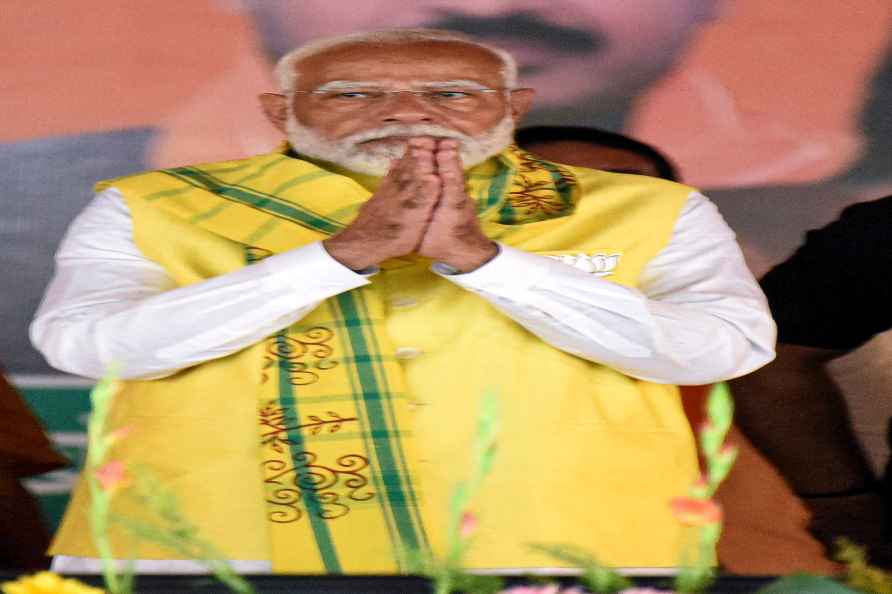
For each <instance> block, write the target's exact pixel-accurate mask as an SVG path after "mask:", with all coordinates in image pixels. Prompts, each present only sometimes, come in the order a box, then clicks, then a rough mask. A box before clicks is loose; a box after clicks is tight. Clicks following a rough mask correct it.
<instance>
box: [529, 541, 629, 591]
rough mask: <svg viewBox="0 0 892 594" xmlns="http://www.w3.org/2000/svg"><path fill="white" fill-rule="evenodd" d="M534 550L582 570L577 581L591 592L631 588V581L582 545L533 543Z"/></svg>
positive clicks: (531, 546)
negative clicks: (603, 563)
mask: <svg viewBox="0 0 892 594" xmlns="http://www.w3.org/2000/svg"><path fill="white" fill-rule="evenodd" d="M529 546H530V548H531V549H532V550H534V551H538V552H540V553H545V554H546V555H548V556H549V557H553V558H555V559H557V560H558V561H562V562H563V563H566V564H567V565H570V566H573V567H578V568H579V569H581V570H582V575H581V576H580V577H579V581H580V582H582V583H583V584H584V585H585V586H586V587H587V588H589V589H590V590H592V591H593V592H598V593H605V594H609V593H612V592H619V591H620V590H624V589H626V588H631V587H632V583H631V582H630V581H629V580H628V579H626V578H625V577H624V576H623V575H622V574H620V573H619V572H617V571H616V570H615V569H613V568H611V567H607V566H606V565H602V564H601V562H600V561H598V560H597V559H596V558H595V557H594V556H592V555H591V554H590V553H589V552H588V551H586V550H585V549H583V548H582V547H579V546H576V545H568V544H563V545H561V544H558V545H548V544H538V543H534V544H531V545H529Z"/></svg>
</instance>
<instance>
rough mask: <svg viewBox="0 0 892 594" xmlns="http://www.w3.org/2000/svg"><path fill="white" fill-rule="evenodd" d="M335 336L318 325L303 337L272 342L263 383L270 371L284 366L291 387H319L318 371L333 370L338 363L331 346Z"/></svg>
mask: <svg viewBox="0 0 892 594" xmlns="http://www.w3.org/2000/svg"><path fill="white" fill-rule="evenodd" d="M333 337H334V332H332V331H331V330H329V329H328V328H325V327H324V326H316V327H314V328H310V329H309V330H307V331H306V332H304V333H302V334H299V335H294V334H292V335H290V336H286V337H285V339H284V340H283V341H281V342H280V341H275V342H271V343H269V345H268V346H267V349H266V351H267V354H266V355H265V356H264V357H263V367H262V369H263V372H262V373H263V375H262V377H261V383H264V382H266V381H267V379H268V378H267V370H268V369H270V368H271V367H276V366H282V365H284V368H285V369H286V370H287V372H288V377H289V380H290V383H291V385H293V386H308V385H310V384H315V383H316V382H318V381H319V374H318V373H317V372H319V371H326V370H329V369H332V368H333V367H336V366H337V364H338V363H337V361H332V360H331V359H329V357H330V356H331V354H332V352H333V349H332V347H331V346H330V345H329V344H327V343H328V342H329V341H330V340H331V339H332V338H333ZM304 359H309V360H304ZM283 361H284V363H283Z"/></svg>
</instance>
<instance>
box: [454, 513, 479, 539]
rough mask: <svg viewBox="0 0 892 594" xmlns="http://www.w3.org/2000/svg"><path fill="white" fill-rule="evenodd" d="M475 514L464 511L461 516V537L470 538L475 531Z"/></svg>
mask: <svg viewBox="0 0 892 594" xmlns="http://www.w3.org/2000/svg"><path fill="white" fill-rule="evenodd" d="M477 524H478V522H477V516H475V515H474V514H472V513H471V512H465V513H464V514H462V517H461V525H460V527H459V534H460V535H461V537H462V538H470V537H471V535H472V534H474V533H475V532H476V531H477Z"/></svg>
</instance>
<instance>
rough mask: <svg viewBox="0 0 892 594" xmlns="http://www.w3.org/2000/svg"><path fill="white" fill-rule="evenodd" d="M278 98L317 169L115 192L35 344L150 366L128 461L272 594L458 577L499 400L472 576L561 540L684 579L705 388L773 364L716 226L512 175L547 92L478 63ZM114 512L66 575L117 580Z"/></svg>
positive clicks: (115, 185) (430, 39)
mask: <svg viewBox="0 0 892 594" xmlns="http://www.w3.org/2000/svg"><path fill="white" fill-rule="evenodd" d="M277 72H278V75H279V77H280V79H281V85H282V90H283V95H272V94H267V95H264V96H263V97H262V102H263V106H264V111H265V112H266V114H267V115H268V116H269V118H270V120H271V121H272V122H273V124H274V125H276V126H277V127H278V128H279V129H280V130H282V132H283V133H285V134H286V135H287V137H288V141H289V144H288V146H287V147H284V148H283V149H282V150H281V151H278V152H275V153H272V154H266V155H260V156H256V157H252V158H249V159H245V160H241V161H231V162H225V163H213V164H206V165H200V166H195V167H180V168H175V169H168V170H163V171H157V172H150V173H144V174H139V175H135V176H131V177H126V178H121V179H117V180H113V181H110V182H105V183H103V184H100V189H101V194H100V195H99V196H98V197H97V199H96V200H95V202H94V203H93V204H92V205H91V206H90V207H88V209H87V210H86V211H85V212H84V213H83V214H82V215H80V217H79V218H78V219H77V220H76V221H75V222H74V223H73V225H72V228H71V230H70V231H69V234H68V236H67V237H66V239H65V241H64V242H63V244H62V246H61V248H60V250H59V254H58V269H57V272H56V277H55V278H54V280H53V282H52V284H51V286H50V287H49V289H48V291H47V295H46V297H45V299H44V302H43V304H42V306H41V308H40V310H39V312H38V314H37V317H36V319H35V321H34V323H33V326H32V338H33V340H34V342H35V344H36V345H38V347H39V348H40V349H41V351H42V352H43V353H44V354H45V355H46V357H47V358H48V360H49V361H50V362H51V363H52V364H53V365H55V366H57V367H59V368H62V369H65V370H66V371H69V372H72V373H78V374H82V375H87V376H92V377H96V376H98V375H99V374H100V373H102V371H103V370H104V369H105V368H106V366H107V365H109V364H110V363H111V362H117V363H118V365H120V367H121V369H122V374H123V376H124V377H125V378H126V379H127V380H128V381H127V382H126V384H125V387H124V389H123V391H122V392H121V393H120V395H119V396H118V397H117V400H116V403H115V405H116V406H115V411H114V423H115V424H116V425H131V426H133V428H134V431H135V432H134V434H133V437H131V438H128V439H124V440H122V441H121V442H120V443H119V444H118V447H117V451H116V452H115V456H117V457H120V458H123V459H126V460H130V461H132V462H134V463H140V464H143V465H146V466H150V467H152V468H153V469H154V470H155V472H156V473H157V474H159V475H160V476H161V477H162V479H163V480H164V481H165V482H166V483H167V484H168V485H170V486H171V487H172V488H173V489H174V490H175V491H176V492H177V493H178V494H179V496H180V498H181V500H182V502H183V507H184V510H185V512H186V513H187V514H188V516H189V517H190V518H191V519H192V520H193V521H194V522H195V523H196V524H198V525H199V526H200V527H201V530H202V532H203V533H204V534H205V536H207V537H208V538H210V539H211V540H212V541H213V542H215V543H216V544H217V545H218V546H219V547H220V548H221V550H222V551H223V552H224V553H225V555H226V556H227V557H228V558H229V559H232V560H233V561H234V563H235V564H236V567H238V568H239V569H241V570H244V571H269V570H272V571H282V572H292V571H293V572H332V573H338V572H391V571H398V570H400V569H403V568H404V567H403V566H402V565H401V562H400V559H401V558H403V553H404V552H405V551H407V550H411V549H416V548H426V547H432V548H433V549H434V550H435V551H438V550H439V551H441V550H442V547H443V544H444V541H445V538H446V535H445V534H444V532H445V527H446V524H447V514H448V502H449V497H450V491H451V489H452V488H453V487H454V485H455V484H456V483H457V482H458V481H460V480H463V479H465V478H467V476H468V473H469V468H468V466H469V461H470V460H471V459H472V455H473V453H472V444H473V437H474V424H475V416H476V410H477V407H478V402H479V400H480V397H481V395H482V394H483V393H484V391H486V390H494V391H496V392H497V393H498V395H499V397H500V421H501V427H502V430H501V434H500V439H499V444H498V460H497V463H496V465H495V468H494V470H493V471H492V473H491V475H490V476H489V478H488V479H487V481H486V483H485V485H484V486H483V488H482V491H481V492H480V494H479V497H478V498H477V499H476V500H475V502H474V504H473V505H474V510H475V511H476V513H478V515H479V516H480V518H481V527H480V529H479V531H478V533H477V534H476V536H475V546H474V547H473V549H472V551H471V554H470V556H469V558H468V559H467V563H468V565H469V566H470V567H476V568H506V567H512V568H518V567H519V568H530V567H541V566H543V565H548V561H547V560H546V559H544V558H543V557H541V556H538V555H537V554H535V553H533V552H531V551H530V550H529V548H528V546H527V545H528V543H530V542H533V541H537V542H569V543H574V544H577V545H580V546H584V547H586V548H588V549H590V550H592V551H593V552H595V553H597V554H598V555H599V556H600V557H601V558H602V559H604V560H605V561H606V562H608V563H611V564H614V565H620V566H671V565H673V564H675V563H676V561H677V560H678V552H679V547H680V542H681V536H682V534H681V527H680V526H679V525H678V523H677V522H676V521H675V520H674V519H673V518H672V517H671V515H670V513H669V508H668V505H667V503H668V500H669V499H670V498H671V497H673V496H677V495H681V494H683V493H685V492H686V489H687V487H688V485H689V484H690V482H691V481H692V480H693V479H694V478H695V476H696V457H695V452H694V446H693V441H692V439H691V435H690V430H689V428H688V426H687V423H686V421H685V417H684V414H683V412H682V409H681V406H680V403H679V398H678V392H677V389H676V388H675V386H674V384H676V383H705V382H712V381H718V380H722V379H727V378H729V377H734V376H737V375H740V374H744V373H747V372H749V371H751V370H753V369H755V368H757V367H759V366H761V365H763V364H764V363H766V362H767V361H769V360H770V359H771V358H772V356H773V340H774V326H773V322H772V321H771V318H770V316H769V315H768V313H767V309H766V306H765V303H764V297H763V296H762V294H761V293H760V291H759V289H758V287H757V285H756V283H755V282H754V280H753V279H752V277H751V275H750V274H749V273H748V272H747V270H746V268H745V266H744V264H743V260H742V257H741V254H740V251H739V249H738V247H737V245H736V244H735V241H734V238H733V234H732V233H731V231H730V230H729V229H728V228H727V226H726V225H725V224H724V222H723V221H722V219H721V217H720V216H719V215H718V213H717V212H716V210H715V208H714V207H713V206H712V205H711V204H710V203H709V202H708V201H707V200H706V199H705V198H703V197H702V196H701V195H700V194H698V193H697V192H695V191H693V190H691V188H688V187H685V186H682V185H679V184H675V183H672V182H666V181H663V180H657V179H652V178H647V177H643V176H629V175H622V174H612V173H605V172H598V171H594V170H587V169H581V168H574V167H566V166H561V165H557V164H554V163H550V162H546V161H542V160H539V159H537V158H535V157H533V156H532V155H530V154H528V153H524V152H523V151H521V150H519V149H517V148H515V147H512V146H511V140H512V132H513V128H514V125H515V122H516V121H518V120H519V119H520V117H521V116H522V115H523V113H524V112H525V111H526V109H527V108H528V107H529V105H530V102H531V99H532V94H533V92H532V90H531V89H520V88H515V85H516V82H515V81H516V66H515V64H514V61H513V60H512V59H511V57H510V56H509V55H507V54H505V53H504V52H501V51H498V50H495V49H493V48H490V47H488V46H486V45H482V44H479V43H476V42H473V41H471V40H468V39H466V38H464V37H462V36H460V35H457V34H453V33H448V32H442V31H432V30H393V31H385V32H379V33H371V34H360V35H352V36H346V37H341V38H334V39H329V40H324V41H321V42H316V43H313V44H310V45H308V46H305V47H303V48H300V49H298V50H296V51H294V52H292V53H290V54H289V55H287V56H286V57H284V58H283V59H282V61H281V62H280V63H279V66H278V69H277ZM86 504H87V493H86V491H85V489H83V488H81V489H79V490H78V491H77V492H76V494H75V495H74V498H73V501H72V504H71V507H70V509H69V511H68V513H67V515H66V518H65V520H64V522H63V526H62V527H61V529H60V532H59V534H58V535H57V538H56V542H55V544H54V548H53V552H54V554H56V555H59V556H61V557H60V558H58V559H57V560H58V561H59V563H57V566H61V567H67V568H69V569H79V570H82V569H84V568H87V567H88V566H89V563H90V561H89V558H90V557H93V556H95V551H94V550H93V549H92V548H91V546H90V545H89V543H88V542H87V541H88V539H87V538H86V536H85V535H86V534H88V531H87V526H86V515H85V509H86ZM118 505H119V509H118V511H119V512H120V513H125V514H137V515H138V514H140V513H141V510H140V509H139V506H138V505H133V504H131V503H128V501H127V498H126V497H119V498H118ZM118 545H119V546H118V548H117V549H116V550H118V551H121V552H122V554H123V553H124V552H127V551H131V550H135V549H133V548H132V546H131V545H133V543H129V542H127V540H126V538H125V537H123V536H121V538H120V540H119V541H118ZM137 555H138V556H139V558H140V559H142V560H143V564H142V565H141V567H140V569H141V570H143V571H148V570H152V569H156V568H158V569H160V570H164V571H185V570H188V569H190V566H189V565H188V564H187V562H184V561H181V560H176V559H175V555H172V554H171V553H170V552H168V551H165V550H162V549H155V548H152V547H149V546H140V547H139V548H138V551H137ZM84 558H87V559H86V560H85V559H84Z"/></svg>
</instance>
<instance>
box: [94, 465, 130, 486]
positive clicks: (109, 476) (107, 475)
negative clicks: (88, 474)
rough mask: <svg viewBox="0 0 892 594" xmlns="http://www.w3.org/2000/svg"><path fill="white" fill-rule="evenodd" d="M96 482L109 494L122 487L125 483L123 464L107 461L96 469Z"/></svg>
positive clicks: (125, 474)
mask: <svg viewBox="0 0 892 594" xmlns="http://www.w3.org/2000/svg"><path fill="white" fill-rule="evenodd" d="M96 480H98V481H99V484H100V485H102V489H103V490H104V491H108V492H109V493H112V492H114V491H116V490H117V489H119V488H121V487H123V486H124V485H125V484H126V482H127V472H126V470H125V468H124V463H123V462H121V461H120V460H109V461H108V462H106V463H105V464H103V465H102V466H101V467H99V468H97V469H96Z"/></svg>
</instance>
